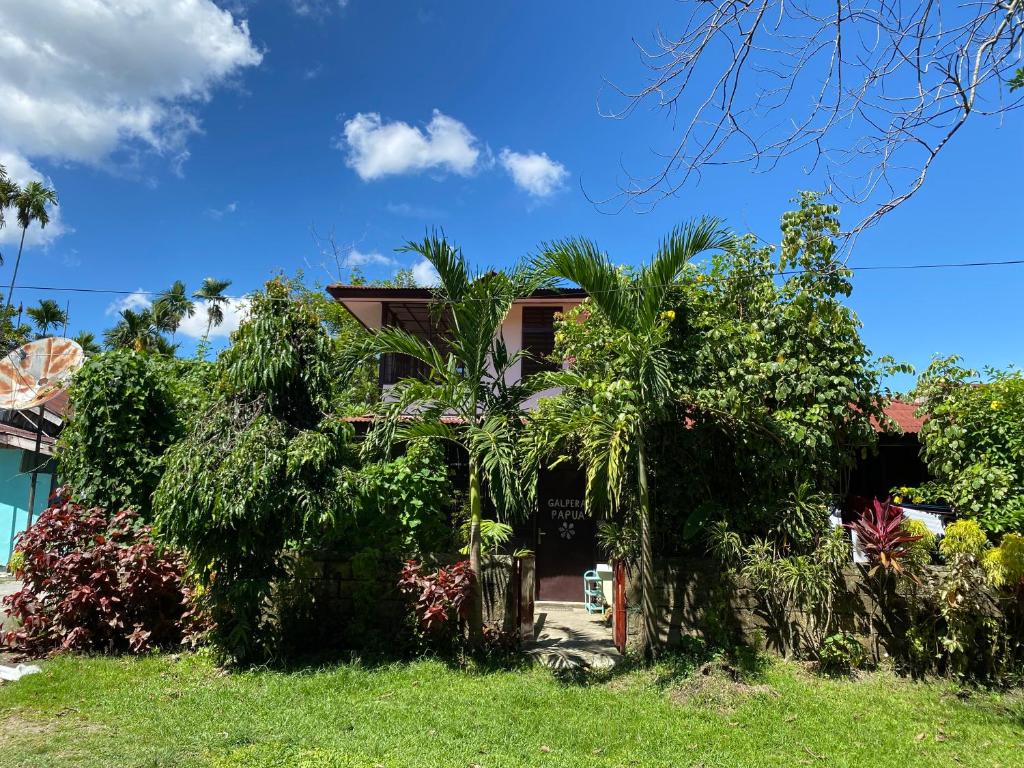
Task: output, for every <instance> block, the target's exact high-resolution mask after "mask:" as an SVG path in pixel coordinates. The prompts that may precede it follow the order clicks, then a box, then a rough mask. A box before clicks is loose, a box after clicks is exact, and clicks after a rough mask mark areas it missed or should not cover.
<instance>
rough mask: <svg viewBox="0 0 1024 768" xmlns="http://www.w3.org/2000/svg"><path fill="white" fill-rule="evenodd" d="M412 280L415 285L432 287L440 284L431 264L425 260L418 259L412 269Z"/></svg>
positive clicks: (439, 278)
mask: <svg viewBox="0 0 1024 768" xmlns="http://www.w3.org/2000/svg"><path fill="white" fill-rule="evenodd" d="M412 279H413V280H415V281H416V285H422V286H434V285H437V284H438V283H439V282H440V280H441V277H440V276H439V275H438V274H437V270H436V269H434V265H433V264H431V263H430V262H429V261H427V260H426V259H420V260H419V261H417V262H416V263H415V264H414V265H413V267H412Z"/></svg>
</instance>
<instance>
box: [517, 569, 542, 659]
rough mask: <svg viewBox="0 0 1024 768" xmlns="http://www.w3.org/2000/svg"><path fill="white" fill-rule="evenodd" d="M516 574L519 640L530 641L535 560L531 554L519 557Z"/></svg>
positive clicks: (531, 635) (531, 640)
mask: <svg viewBox="0 0 1024 768" xmlns="http://www.w3.org/2000/svg"><path fill="white" fill-rule="evenodd" d="M517 564H518V571H519V573H518V576H519V578H518V579H517V580H516V581H517V582H518V584H517V589H516V593H517V598H518V600H517V602H518V605H519V608H518V611H519V642H521V643H532V642H533V639H534V636H533V635H534V627H533V601H534V592H535V589H536V587H535V582H536V572H537V561H536V559H535V558H534V556H533V555H527V556H526V557H520V558H519V559H518V561H517Z"/></svg>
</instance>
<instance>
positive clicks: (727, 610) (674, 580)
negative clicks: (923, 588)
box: [626, 560, 905, 660]
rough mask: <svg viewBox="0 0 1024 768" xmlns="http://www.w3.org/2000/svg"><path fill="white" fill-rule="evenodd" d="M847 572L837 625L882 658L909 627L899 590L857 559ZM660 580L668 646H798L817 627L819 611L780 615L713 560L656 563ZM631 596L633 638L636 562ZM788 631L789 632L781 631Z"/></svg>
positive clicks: (638, 621)
mask: <svg viewBox="0 0 1024 768" xmlns="http://www.w3.org/2000/svg"><path fill="white" fill-rule="evenodd" d="M843 577H844V579H845V582H846V589H845V591H844V592H843V593H841V594H840V595H839V596H838V598H837V600H836V603H835V605H834V608H833V614H832V619H833V624H832V627H833V629H832V630H831V632H833V633H835V632H839V631H843V632H848V633H850V634H852V635H854V636H856V637H857V638H858V639H859V640H860V641H861V644H862V645H863V646H864V648H865V650H866V651H867V653H868V654H869V655H870V656H871V657H872V658H874V659H876V660H877V659H878V658H880V657H881V656H883V655H885V654H887V653H893V652H895V651H897V650H898V649H897V646H898V645H899V643H900V642H901V641H900V638H901V637H902V636H903V632H904V630H905V627H903V626H902V622H903V620H904V619H905V616H903V615H901V612H900V610H899V606H900V601H899V596H898V595H895V594H893V595H891V596H886V595H885V594H879V592H878V589H879V586H878V581H877V580H873V579H868V578H866V573H865V571H864V570H863V569H862V568H861V567H860V566H857V565H854V564H852V563H851V564H850V565H848V566H847V567H846V568H845V569H844V572H843ZM655 583H656V585H657V588H658V598H657V604H658V613H659V620H658V629H659V639H660V641H661V643H662V644H663V645H666V646H669V647H671V646H673V645H679V644H680V642H681V641H682V640H683V638H684V637H686V636H692V637H701V638H703V639H705V640H707V641H708V642H709V643H712V644H723V643H730V642H743V643H746V644H749V645H754V646H766V647H768V648H770V649H773V650H781V649H783V648H784V647H785V646H786V645H788V644H789V640H790V639H795V640H796V650H799V649H800V645H801V642H802V641H803V639H804V638H805V637H806V635H807V634H808V630H809V628H811V627H813V626H814V617H811V616H808V615H806V614H803V613H801V612H799V611H794V612H793V613H791V614H790V615H789V616H787V617H784V619H781V620H780V618H779V617H773V616H771V615H770V611H769V610H768V607H767V606H766V605H765V603H764V602H763V601H762V600H761V599H760V597H759V596H758V595H757V593H756V592H755V591H754V590H752V589H751V588H750V586H749V585H744V584H743V583H742V582H740V583H739V584H733V583H732V582H731V581H730V580H729V579H727V578H726V576H725V575H724V574H723V572H722V570H721V567H720V566H719V565H718V564H717V563H715V562H713V561H710V560H677V561H662V562H658V563H656V564H655ZM626 602H627V605H628V611H629V616H628V621H627V627H628V632H629V637H630V641H631V642H635V640H636V638H637V637H638V636H639V633H640V628H641V625H642V617H641V614H640V583H639V573H638V572H637V571H636V569H635V568H634V569H632V570H630V571H627V586H626ZM886 606H888V608H886ZM894 609H895V610H894ZM821 618H822V617H819V622H820V619H821ZM783 632H785V633H787V637H782V633H783Z"/></svg>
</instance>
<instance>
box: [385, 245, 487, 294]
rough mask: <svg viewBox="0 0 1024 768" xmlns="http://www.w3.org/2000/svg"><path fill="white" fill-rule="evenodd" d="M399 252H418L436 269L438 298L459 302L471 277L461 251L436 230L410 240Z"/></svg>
mask: <svg viewBox="0 0 1024 768" xmlns="http://www.w3.org/2000/svg"><path fill="white" fill-rule="evenodd" d="M398 250H399V252H405V253H418V254H419V255H420V256H422V257H423V258H424V259H426V260H427V261H428V262H429V263H430V264H431V265H432V266H433V267H434V269H435V270H436V271H437V275H438V279H439V284H438V286H437V290H438V294H439V298H442V299H443V300H444V301H446V302H459V301H462V297H463V296H464V295H465V292H466V290H467V289H468V288H469V284H470V281H471V277H470V274H469V268H468V267H467V265H466V259H465V257H464V256H463V255H462V251H461V250H460V249H458V248H456V247H455V246H453V245H451V244H450V243H449V242H448V241H447V240H446V239H445V237H444V233H443V232H442V233H440V234H438V232H437V230H434V231H432V232H430V233H429V234H428V235H427V236H426V237H424V238H423V240H422V241H420V242H415V241H412V240H410V241H409V242H407V243H406V244H405V245H404V246H402V247H401V248H399V249H398Z"/></svg>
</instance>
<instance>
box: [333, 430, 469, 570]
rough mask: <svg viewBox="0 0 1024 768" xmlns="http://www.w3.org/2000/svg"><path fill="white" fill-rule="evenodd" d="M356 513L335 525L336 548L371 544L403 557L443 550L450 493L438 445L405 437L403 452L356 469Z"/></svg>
mask: <svg viewBox="0 0 1024 768" xmlns="http://www.w3.org/2000/svg"><path fill="white" fill-rule="evenodd" d="M355 485H356V489H357V492H358V507H359V512H358V514H357V515H356V518H355V520H354V521H353V522H352V525H351V526H346V527H344V528H339V529H338V537H337V540H336V541H335V542H333V543H332V544H331V546H332V548H333V549H335V550H338V551H339V552H355V551H359V550H362V549H365V548H367V547H375V548H378V549H380V550H382V551H384V552H389V553H391V554H394V555H401V556H403V557H406V556H413V555H421V554H424V553H429V552H437V551H441V550H447V549H448V548H449V545H450V544H451V529H450V527H449V525H448V519H447V511H448V509H449V507H450V506H451V503H452V498H453V497H454V494H455V492H454V489H453V488H452V482H451V478H450V477H449V473H448V464H447V462H446V461H445V456H444V449H443V448H442V447H441V445H440V444H439V443H437V442H436V441H433V440H428V439H423V438H421V439H417V440H410V441H409V442H408V443H406V444H405V453H403V454H402V455H401V456H398V457H396V458H394V459H391V460H387V461H376V462H369V463H367V464H364V465H363V467H362V468H360V469H359V471H358V472H357V473H356V483H355Z"/></svg>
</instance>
